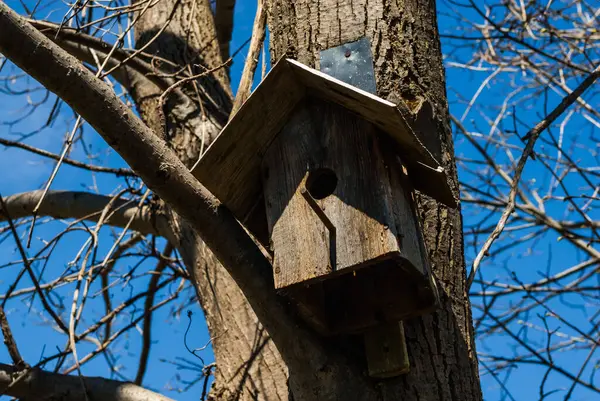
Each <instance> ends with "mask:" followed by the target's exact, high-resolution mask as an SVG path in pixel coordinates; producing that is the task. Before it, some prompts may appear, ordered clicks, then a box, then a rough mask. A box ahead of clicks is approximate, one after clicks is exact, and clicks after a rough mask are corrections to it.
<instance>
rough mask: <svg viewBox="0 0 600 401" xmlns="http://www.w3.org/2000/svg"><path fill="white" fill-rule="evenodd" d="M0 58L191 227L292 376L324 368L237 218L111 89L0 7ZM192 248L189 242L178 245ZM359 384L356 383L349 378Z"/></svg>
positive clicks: (319, 347) (316, 346) (317, 346)
mask: <svg viewBox="0 0 600 401" xmlns="http://www.w3.org/2000/svg"><path fill="white" fill-rule="evenodd" d="M0 52H2V53H3V54H4V55H5V56H6V57H8V58H9V59H10V60H11V61H12V62H14V63H15V64H16V65H17V66H19V67H20V68H22V69H23V70H24V71H26V72H27V73H28V74H30V75H31V76H32V77H33V78H34V79H36V80H38V81H39V82H40V83H42V84H43V85H44V86H45V87H46V88H47V89H49V90H50V91H52V92H54V93H56V94H57V95H58V96H60V97H61V98H62V99H63V100H64V101H65V102H67V103H68V104H69V105H70V106H71V107H72V108H73V109H74V110H75V112H77V113H78V114H80V115H81V116H82V117H83V118H84V119H85V120H86V121H88V122H89V123H90V125H92V126H93V127H94V128H95V129H96V130H97V131H98V133H99V134H100V135H101V136H102V137H103V138H104V139H105V140H106V142H107V143H108V144H109V145H110V146H111V147H113V148H114V149H115V150H116V151H117V152H119V154H120V155H121V156H122V157H123V158H124V159H125V161H126V162H127V163H128V164H129V165H130V166H131V167H132V169H133V170H134V171H135V172H136V173H137V174H138V175H139V176H140V177H141V178H142V179H143V180H144V182H145V183H146V185H147V186H148V187H149V188H150V189H151V190H152V191H154V192H155V193H156V194H158V195H159V196H160V197H161V198H162V199H163V200H164V201H165V202H167V203H168V204H169V205H170V206H171V207H172V208H173V210H174V211H176V212H177V213H178V214H179V215H181V216H182V217H183V218H185V219H186V220H187V221H189V222H190V223H191V224H192V226H193V227H194V229H195V230H197V232H198V233H199V234H200V236H201V237H202V239H203V240H204V241H205V242H206V244H207V245H208V246H209V247H210V249H211V250H212V251H213V252H214V254H215V256H217V258H218V259H219V261H220V262H221V263H222V264H223V266H224V267H225V268H226V269H227V271H228V272H229V274H231V276H232V278H233V279H234V280H235V282H236V283H237V284H238V286H239V287H240V289H241V290H242V292H243V293H244V295H245V296H246V298H247V299H248V302H249V303H250V305H251V306H252V308H253V310H254V311H255V313H256V315H257V317H258V319H259V320H260V321H261V323H262V324H263V325H264V327H265V328H266V329H267V330H268V332H269V334H270V335H271V338H273V340H274V342H275V344H276V345H277V347H278V349H279V350H280V352H281V353H282V355H283V356H284V359H286V360H288V361H289V362H290V363H291V364H290V370H295V371H305V372H309V371H315V370H316V369H322V367H323V365H324V364H326V361H324V360H323V359H322V357H323V355H326V353H325V352H323V350H324V349H323V344H322V343H321V341H320V340H319V339H318V338H317V337H316V336H315V335H314V334H313V333H312V332H311V331H310V330H308V329H305V328H304V326H303V325H302V324H301V323H300V322H299V321H297V320H296V319H295V318H293V317H292V316H291V315H290V314H289V313H288V311H287V308H286V306H285V305H284V304H283V302H282V301H281V299H280V298H279V297H278V296H277V295H276V293H275V291H274V289H273V282H272V279H273V278H272V272H271V270H272V267H271V264H270V262H269V261H268V259H267V258H266V257H265V256H264V255H263V253H262V252H261V250H260V248H259V247H258V246H257V245H256V244H255V243H254V241H253V240H252V239H251V238H250V236H249V235H248V234H247V233H246V231H245V230H244V228H243V227H242V226H241V225H240V224H239V222H238V221H237V220H236V219H235V217H234V216H233V215H232V214H231V212H229V210H227V208H226V207H224V206H222V205H221V204H220V203H219V202H218V200H217V199H215V198H214V196H213V195H212V194H211V193H210V192H208V191H207V190H206V189H205V188H204V187H203V186H202V185H201V184H200V183H199V182H198V181H197V180H196V179H195V177H194V176H193V175H192V174H191V172H190V171H189V170H188V169H187V168H186V167H185V165H184V164H183V163H182V162H181V161H180V160H179V159H178V158H177V157H176V155H175V154H174V153H173V151H172V150H171V149H169V148H168V147H167V146H166V144H165V143H164V142H163V141H162V140H161V139H160V138H159V137H158V136H157V135H155V134H154V133H153V132H152V130H150V129H149V128H148V127H147V126H145V125H144V124H143V123H142V121H141V120H140V119H139V118H138V117H137V116H136V115H135V114H134V113H133V111H132V110H130V109H129V108H128V107H127V106H126V105H124V104H123V103H122V102H121V101H120V100H119V99H118V98H117V97H116V95H115V94H114V92H113V91H112V89H111V88H110V87H109V86H108V85H107V84H105V83H104V82H102V81H101V80H99V79H97V78H96V77H94V75H93V74H91V73H90V72H89V71H88V70H86V69H85V68H83V67H82V66H81V65H80V63H79V62H78V61H77V60H76V59H75V58H74V57H73V56H71V55H69V54H68V53H66V52H65V51H64V50H62V49H61V48H60V47H59V46H57V45H55V44H54V43H52V42H51V41H50V40H49V39H48V38H46V37H45V36H44V35H43V34H41V33H40V32H39V31H37V30H36V29H35V28H33V27H32V26H31V25H30V24H29V23H27V21H25V20H24V19H23V18H22V17H20V16H19V15H18V14H16V13H15V12H13V11H12V10H10V8H8V7H7V6H6V4H4V3H0ZM181 245H182V246H186V245H189V246H194V244H181ZM353 380H356V381H357V382H356V383H355V384H356V385H358V381H360V380H359V379H358V376H357V377H354V378H353Z"/></svg>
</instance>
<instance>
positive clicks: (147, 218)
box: [0, 190, 167, 236]
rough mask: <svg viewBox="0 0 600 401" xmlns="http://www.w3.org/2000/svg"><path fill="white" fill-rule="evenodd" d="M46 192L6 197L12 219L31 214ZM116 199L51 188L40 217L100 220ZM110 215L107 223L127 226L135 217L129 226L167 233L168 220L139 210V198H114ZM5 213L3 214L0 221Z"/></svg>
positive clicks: (137, 229) (155, 233) (150, 212)
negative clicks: (103, 212) (107, 207)
mask: <svg viewBox="0 0 600 401" xmlns="http://www.w3.org/2000/svg"><path fill="white" fill-rule="evenodd" d="M42 193H43V191H41V190H38V191H31V192H23V193H20V194H15V195H11V196H8V197H6V198H5V199H4V202H5V203H6V206H7V207H8V213H9V214H10V216H11V217H12V218H13V219H20V218H23V217H29V216H31V215H32V213H33V209H34V208H35V206H36V205H37V203H38V201H39V200H40V197H41V196H42ZM111 200H113V198H112V197H110V196H105V195H97V194H92V193H88V192H77V191H49V192H48V193H47V194H46V197H45V199H44V202H43V203H42V205H41V207H40V209H39V210H38V216H49V217H54V218H56V219H84V220H89V221H98V219H99V218H100V214H101V213H102V210H103V209H104V208H105V207H106V206H107V205H108V204H109V203H110V201H111ZM109 215H110V217H109V218H108V219H107V220H106V221H105V224H108V225H111V226H115V227H125V225H126V224H127V223H128V222H129V221H130V219H131V218H132V217H133V216H135V217H134V218H133V221H132V223H131V225H130V226H129V228H130V229H132V230H134V231H138V232H140V233H142V234H154V235H163V236H166V233H165V227H166V226H167V223H166V221H164V220H161V219H162V218H161V217H160V216H159V215H157V214H156V213H154V212H153V210H152V209H151V207H150V206H143V207H142V208H141V209H138V207H137V202H136V201H130V200H127V199H116V200H113V203H112V210H111V211H110V212H109ZM3 219H4V216H3V215H2V214H0V221H2V220H3Z"/></svg>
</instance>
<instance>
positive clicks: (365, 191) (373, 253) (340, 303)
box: [261, 97, 437, 334]
mask: <svg viewBox="0 0 600 401" xmlns="http://www.w3.org/2000/svg"><path fill="white" fill-rule="evenodd" d="M261 169H262V171H261V176H262V181H263V191H264V199H265V206H266V214H267V221H268V229H269V236H270V247H271V250H272V252H273V255H274V262H273V270H274V272H273V274H274V281H275V287H276V288H277V289H279V290H280V291H281V292H283V293H285V294H287V295H288V296H289V297H291V298H292V299H294V300H295V301H296V304H297V306H298V309H299V311H300V312H301V313H302V315H303V316H304V317H305V318H306V319H307V320H308V321H309V322H310V323H311V324H312V325H313V326H314V327H315V328H317V329H319V330H320V331H321V332H323V333H329V334H332V333H340V332H354V331H360V330H362V329H364V328H367V327H371V326H373V325H376V324H378V323H381V322H385V321H397V320H401V319H404V318H407V317H411V316H415V315H419V314H422V313H425V312H427V311H429V310H431V309H432V308H433V307H434V306H435V304H436V301H437V293H436V290H435V287H434V284H433V281H432V278H431V275H430V273H429V269H428V262H427V254H426V252H425V247H424V244H423V239H422V235H421V231H420V225H419V223H418V219H417V216H416V213H415V205H414V196H413V190H412V187H411V185H410V183H409V180H408V179H407V176H406V172H405V171H404V170H403V167H402V164H401V161H400V160H399V158H398V156H397V152H396V144H395V143H394V142H393V141H392V140H391V139H389V138H388V137H387V136H386V135H384V134H383V133H380V132H379V131H378V130H377V129H376V128H375V126H374V125H373V124H371V123H369V122H367V121H365V120H363V119H361V118H360V117H359V116H357V115H355V114H353V113H351V112H349V111H348V110H346V109H344V108H343V107H342V106H340V105H337V104H333V103H329V102H327V101H325V100H322V99H319V98H316V97H307V98H305V100H304V101H302V102H300V103H299V104H298V106H297V107H296V109H294V110H293V111H292V113H291V115H290V116H289V118H288V120H287V121H286V123H285V125H284V126H283V128H282V130H281V132H280V133H279V134H278V135H277V136H276V138H275V139H274V141H273V142H272V144H271V145H270V146H269V148H268V149H267V151H266V153H265V156H264V158H263V162H262V166H261ZM413 179H414V178H413Z"/></svg>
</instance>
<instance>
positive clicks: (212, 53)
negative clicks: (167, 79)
mask: <svg viewBox="0 0 600 401" xmlns="http://www.w3.org/2000/svg"><path fill="white" fill-rule="evenodd" d="M177 3H178V1H176V0H164V1H161V2H158V3H157V4H156V5H155V6H154V7H152V8H150V9H149V10H148V12H147V13H146V14H144V15H142V17H141V19H140V20H139V22H138V23H137V24H136V25H135V29H136V45H137V47H142V46H143V45H145V44H146V43H147V42H148V41H151V40H152V39H153V37H154V36H155V35H156V33H157V32H158V31H159V30H160V29H161V28H162V27H163V25H164V24H165V23H166V22H167V20H168V18H169V16H170V14H171V12H172V10H173V7H174V6H175V5H177ZM179 3H180V5H179V7H178V11H176V12H175V14H174V15H173V17H172V20H171V22H170V23H169V25H168V28H167V29H166V30H165V31H164V32H163V33H162V34H160V35H159V36H158V37H157V38H155V39H154V40H153V41H152V42H151V44H150V45H149V47H148V48H147V49H146V51H147V52H149V53H152V54H154V55H156V56H159V57H161V58H164V59H167V60H169V61H172V62H174V63H175V64H176V65H178V66H181V67H183V66H187V65H192V64H195V65H197V67H196V68H191V69H190V71H188V72H190V73H192V74H200V73H202V72H203V71H204V68H207V69H212V68H215V67H219V66H221V65H222V64H223V60H222V58H221V54H220V51H219V45H218V42H217V41H216V34H215V26H214V22H213V16H212V13H211V10H210V6H209V2H208V1H205V0H184V1H181V2H179ZM162 66H163V67H165V65H164V64H163V65H162ZM174 70H175V69H174ZM182 89H183V91H184V93H185V94H186V95H188V98H187V101H186V102H179V103H177V102H176V100H175V99H173V100H171V99H168V100H167V102H166V103H167V104H166V105H165V110H164V115H165V121H162V119H161V116H160V112H158V107H159V106H158V97H159V96H160V94H161V92H162V91H160V90H159V89H158V88H156V87H154V86H152V85H151V84H149V82H147V81H144V82H139V81H138V82H136V81H132V85H131V93H132V96H133V98H134V100H135V101H136V104H137V106H138V109H139V111H140V115H141V116H142V118H143V119H144V121H145V122H146V123H147V124H148V125H149V126H150V127H151V128H153V129H154V130H155V131H156V132H157V133H163V131H164V130H165V128H166V132H164V136H165V139H166V140H167V141H168V143H169V144H170V145H171V146H172V147H173V149H174V150H175V151H176V152H177V154H178V155H179V157H180V159H181V160H182V161H183V162H184V163H185V164H186V165H187V166H189V167H191V166H192V165H193V164H194V163H195V162H196V161H197V160H198V157H199V155H200V152H201V150H203V149H206V147H208V145H209V144H210V142H211V141H212V140H213V139H214V138H215V137H216V135H217V134H218V133H219V132H220V130H221V128H222V126H223V125H224V124H225V123H226V122H227V119H228V117H229V111H230V110H231V102H232V97H231V89H230V86H229V79H228V77H227V73H226V68H225V67H223V68H221V69H219V70H217V72H216V73H214V74H210V75H208V76H205V77H201V78H199V79H198V80H196V81H194V82H193V83H191V84H189V85H186V86H184V87H183V88H182ZM165 209H166V210H165V213H166V214H167V216H168V217H169V221H170V226H171V231H173V237H174V238H175V240H176V242H177V243H176V244H174V245H175V246H176V247H177V250H178V251H179V253H180V254H181V256H182V258H183V260H184V263H185V264H186V266H187V268H188V270H189V272H190V273H191V275H192V277H193V278H194V282H195V283H194V284H195V287H196V294H197V296H198V300H199V302H200V305H201V307H202V309H203V311H204V314H205V317H206V320H207V324H208V328H209V332H210V336H211V338H212V347H213V351H214V354H215V360H216V364H217V369H216V372H215V377H216V383H215V384H214V385H213V388H212V391H211V394H210V396H211V397H212V398H214V399H218V400H274V401H276V400H285V399H287V398H288V390H287V368H286V366H285V364H284V363H283V361H282V360H281V357H280V355H279V353H278V351H277V349H276V348H275V346H274V345H273V343H272V342H271V341H270V338H269V336H268V334H267V333H266V332H265V330H264V329H263V328H262V326H261V325H260V323H259V322H258V319H257V318H256V315H255V314H254V312H253V311H252V309H251V308H250V306H249V305H248V303H247V302H246V299H245V298H244V296H243V294H242V292H241V291H240V289H239V288H238V286H237V285H236V284H235V282H234V281H233V279H232V278H231V276H230V275H229V274H228V273H227V271H226V270H225V269H224V268H223V267H222V266H221V264H220V263H219V262H218V261H217V259H216V258H215V256H214V255H213V254H212V253H211V252H210V250H209V249H208V247H207V246H206V245H205V244H204V243H203V242H202V241H201V240H200V239H199V238H198V237H197V235H196V234H195V233H194V230H193V229H191V228H190V227H189V225H188V224H187V223H186V222H185V221H184V220H182V219H180V218H179V217H178V216H177V215H175V214H174V213H172V212H171V211H170V210H169V208H168V207H165Z"/></svg>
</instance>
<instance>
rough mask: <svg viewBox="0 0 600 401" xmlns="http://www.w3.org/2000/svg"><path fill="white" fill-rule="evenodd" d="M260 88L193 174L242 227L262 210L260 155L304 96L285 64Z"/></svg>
mask: <svg viewBox="0 0 600 401" xmlns="http://www.w3.org/2000/svg"><path fill="white" fill-rule="evenodd" d="M261 87H262V88H263V90H255V91H254V92H253V93H252V95H250V97H249V98H248V100H247V101H246V102H245V103H244V104H243V106H242V107H241V108H240V110H239V111H238V113H237V114H236V115H235V116H234V118H232V119H231V120H230V121H229V123H228V124H227V125H226V126H225V127H224V128H223V131H222V132H221V134H220V135H219V136H218V138H217V139H216V140H215V141H214V142H213V143H212V145H211V146H210V147H209V148H208V149H207V151H206V153H205V154H204V156H202V158H201V159H200V161H199V162H198V165H197V166H196V168H195V169H194V170H193V173H194V175H195V176H196V178H198V180H199V181H200V182H202V184H203V185H204V186H206V188H208V189H209V190H210V191H211V192H212V193H213V194H214V195H215V196H216V197H217V198H219V200H221V201H222V202H223V203H225V205H227V207H228V208H229V209H230V210H231V211H232V212H233V213H234V215H235V216H236V217H237V218H238V219H239V220H241V221H242V222H246V221H248V218H249V216H248V214H249V213H250V212H252V211H253V210H256V208H257V207H258V208H263V206H262V205H260V204H259V203H258V202H260V199H259V198H260V195H261V194H262V189H261V183H260V164H261V161H262V156H263V155H264V153H265V151H266V150H267V148H268V147H269V145H270V143H271V141H272V140H273V138H274V137H275V136H276V135H277V134H278V133H279V130H280V129H281V127H282V126H283V124H285V122H286V120H287V117H288V115H289V113H290V112H291V111H292V110H293V109H294V107H295V106H296V104H297V103H298V101H299V100H300V99H302V98H303V96H304V86H303V85H302V84H301V83H299V82H297V81H296V80H295V79H294V75H293V74H292V73H291V72H290V71H289V65H288V64H287V63H285V62H282V63H279V64H278V65H277V68H273V69H272V70H271V72H270V73H269V74H268V75H267V76H266V77H265V80H264V81H263V82H262V84H261ZM257 211H258V212H260V210H257ZM248 228H249V229H250V230H251V231H253V232H254V230H253V229H252V227H248Z"/></svg>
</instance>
